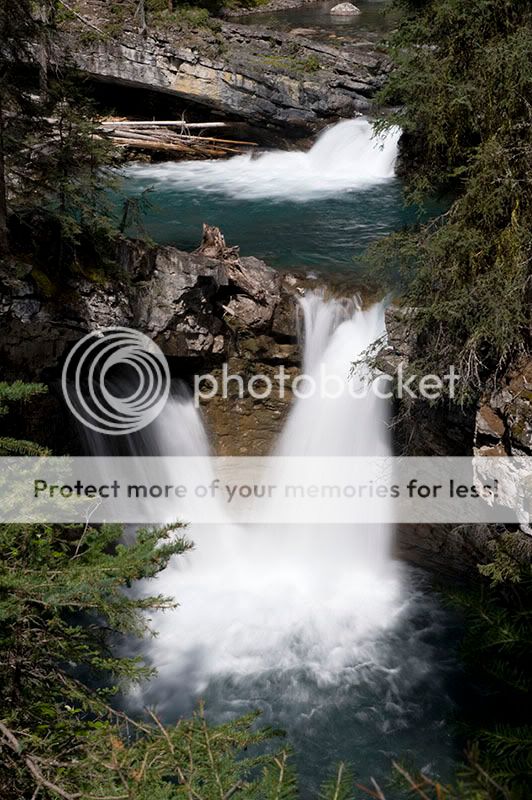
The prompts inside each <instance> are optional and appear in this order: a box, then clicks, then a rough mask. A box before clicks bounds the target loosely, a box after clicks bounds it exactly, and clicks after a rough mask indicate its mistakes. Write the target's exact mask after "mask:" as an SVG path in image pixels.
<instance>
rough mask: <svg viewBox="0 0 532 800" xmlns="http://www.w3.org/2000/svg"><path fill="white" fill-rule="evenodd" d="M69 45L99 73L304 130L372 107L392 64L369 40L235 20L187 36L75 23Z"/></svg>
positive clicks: (259, 122) (83, 66)
mask: <svg viewBox="0 0 532 800" xmlns="http://www.w3.org/2000/svg"><path fill="white" fill-rule="evenodd" d="M64 47H65V48H66V49H69V50H70V52H71V53H72V54H73V57H74V58H75V62H76V66H77V67H78V68H79V69H80V70H82V71H83V72H84V73H85V74H87V75H89V76H91V77H94V78H96V79H98V80H102V81H106V82H109V83H116V84H123V85H129V86H134V87H138V88H143V89H151V90H153V91H159V92H164V93H167V94H170V95H174V96H175V97H179V98H183V99H185V100H188V101H193V102H195V103H198V104H201V105H204V106H206V107H208V108H210V109H213V110H215V111H218V112H221V113H223V114H227V115H229V116H232V117H237V118H238V119H241V120H244V121H247V122H249V123H252V124H254V125H256V126H274V127H275V126H276V127H278V128H282V129H283V131H284V132H287V131H289V130H290V128H292V129H293V130H294V132H297V133H298V134H300V135H303V134H308V133H310V132H312V131H313V130H315V129H316V128H319V127H320V126H321V125H323V124H324V123H326V122H332V121H334V120H336V119H338V118H341V117H353V116H355V115H356V114H357V113H365V112H366V111H368V109H369V106H370V98H371V97H372V96H373V95H374V94H375V92H376V91H377V90H378V89H379V88H380V86H381V85H382V83H383V81H384V80H385V77H386V74H387V72H388V71H389V70H390V68H391V67H390V63H389V61H388V59H387V58H386V56H385V55H384V53H383V52H381V51H380V50H379V48H378V47H377V46H376V45H375V44H372V43H371V42H369V41H364V40H361V41H359V42H355V43H353V44H352V45H346V46H345V47H343V48H337V47H333V46H331V45H328V44H323V43H320V42H316V41H312V40H310V39H305V38H303V37H300V36H297V37H294V36H291V35H290V34H285V33H281V32H277V31H271V30H269V29H266V28H260V27H255V26H247V25H237V24H234V23H228V22H220V29H219V30H217V31H212V30H208V29H205V28H203V29H198V30H195V31H194V30H193V31H190V32H187V34H186V36H184V35H183V33H177V32H174V33H173V32H172V31H171V30H169V31H168V32H165V34H164V35H163V34H161V33H159V32H155V31H153V32H150V33H149V34H148V35H147V36H145V37H143V36H140V35H139V34H138V33H136V32H135V31H133V30H127V29H125V30H124V31H123V32H122V33H121V35H120V37H119V38H116V39H110V38H102V39H98V38H96V39H94V40H92V39H89V40H87V39H82V38H80V36H79V32H78V31H70V32H68V31H67V32H65V34H64ZM62 50H63V47H61V48H58V50H57V57H58V59H59V60H60V59H61V57H62Z"/></svg>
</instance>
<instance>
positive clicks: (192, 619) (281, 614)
mask: <svg viewBox="0 0 532 800" xmlns="http://www.w3.org/2000/svg"><path fill="white" fill-rule="evenodd" d="M301 311H302V318H303V320H302V321H303V325H302V336H303V339H304V350H305V357H304V362H305V363H304V368H305V369H307V370H308V371H309V373H311V374H312V372H313V371H314V372H315V371H316V370H318V369H319V368H320V366H321V365H322V364H323V365H326V366H327V368H328V369H330V370H331V371H332V372H334V374H336V375H338V376H340V377H341V379H342V380H343V381H344V383H346V384H347V382H348V381H349V380H352V378H350V366H351V362H352V361H353V359H354V358H356V356H357V355H358V354H359V353H362V352H363V351H364V350H365V349H366V348H367V346H368V345H369V344H371V343H372V342H373V341H374V340H375V339H376V338H378V337H379V336H380V335H381V334H382V332H383V326H384V323H383V309H382V307H380V306H374V307H373V308H371V309H369V310H366V311H364V310H361V309H360V308H359V306H358V304H357V303H356V302H355V301H354V300H336V299H329V300H327V299H325V298H324V296H323V295H322V294H320V293H317V292H316V293H309V294H307V296H306V297H304V298H303V299H302V301H301ZM183 421H185V423H186V424H185V425H184V424H183ZM385 421H386V420H385V414H384V410H383V409H381V408H379V407H378V405H376V403H375V399H374V398H372V397H371V396H370V397H368V398H362V399H354V398H353V397H351V396H350V395H348V394H346V395H343V396H341V397H339V398H338V399H320V397H312V398H308V399H299V400H297V401H296V402H295V404H294V406H293V408H292V410H291V414H290V416H289V419H288V422H287V424H286V427H285V430H284V432H283V433H282V435H281V438H280V441H279V442H278V444H277V447H276V450H275V454H276V455H283V456H284V455H287V456H289V455H296V454H298V455H300V454H308V455H309V456H311V455H323V454H325V455H347V454H349V455H358V454H367V453H372V452H379V453H382V452H384V451H385V450H386V448H387V443H386V437H385ZM152 428H153V433H152V436H154V437H155V439H158V441H159V452H163V453H167V452H168V446H169V445H168V443H169V442H171V441H173V440H174V441H175V436H176V435H179V436H180V437H181V440H183V437H185V439H187V435H188V434H189V435H190V437H193V441H187V442H185V444H184V446H183V443H182V444H181V450H182V452H184V453H189V454H190V453H191V452H192V451H194V448H195V447H196V446H198V445H199V453H198V454H204V453H205V447H206V439H205V437H204V436H202V435H199V434H198V431H201V425H200V418H199V413H198V412H197V411H196V410H195V409H194V408H193V406H192V403H191V402H190V403H188V404H187V403H186V402H185V403H184V401H183V399H182V398H178V399H176V400H174V401H173V402H171V403H170V404H169V405H168V406H167V409H166V410H165V411H164V412H163V414H162V415H161V416H160V417H159V419H158V420H157V421H156V422H155V423H154V424H153V426H152ZM187 432H188V434H187ZM188 535H189V536H190V538H192V540H193V541H194V542H195V544H196V548H197V549H196V551H195V552H192V553H191V554H189V555H187V556H185V557H184V558H179V559H177V560H176V561H175V563H173V564H171V565H170V566H169V567H168V568H167V569H166V570H165V571H164V572H163V573H162V574H161V575H160V576H159V577H158V585H157V591H160V592H161V593H163V594H169V595H172V596H175V597H176V599H177V600H178V601H179V603H180V607H179V609H178V610H176V611H175V612H169V613H165V614H159V615H155V617H154V625H155V627H156V629H157V631H158V633H159V636H158V637H157V638H156V639H155V640H154V641H153V643H152V644H151V646H150V647H151V650H150V655H151V658H152V659H153V663H154V664H155V665H156V666H157V669H158V673H159V677H158V678H157V680H156V681H155V683H154V684H153V685H152V687H151V688H148V696H151V695H152V694H153V697H154V698H156V700H157V702H158V703H159V704H160V706H162V707H163V708H164V707H165V705H167V704H170V705H173V706H175V703H176V695H178V694H179V693H181V694H182V695H183V694H184V695H186V694H188V695H189V696H190V695H192V696H198V693H202V692H204V691H205V689H206V688H207V687H208V686H209V683H210V682H211V681H212V680H216V679H220V678H221V677H223V676H232V678H233V679H234V678H236V677H237V678H240V679H248V680H249V679H253V678H254V677H256V676H257V675H265V674H270V673H278V672H279V671H281V672H282V673H284V674H290V673H294V672H295V671H297V672H302V673H305V674H307V675H309V676H312V680H313V681H316V682H317V683H318V684H331V683H333V684H334V683H335V682H338V681H345V680H346V679H348V678H346V676H349V675H351V678H349V680H351V679H352V677H353V674H354V673H353V670H354V671H355V673H356V670H357V669H358V667H357V665H359V663H360V659H361V658H362V660H365V661H367V659H368V657H369V656H368V649H367V648H368V641H373V640H374V639H375V638H376V637H378V635H379V632H381V631H383V630H385V629H386V628H387V627H388V626H390V625H391V624H392V623H393V620H394V616H395V614H396V612H397V604H398V597H399V583H398V578H397V575H396V573H395V571H394V569H393V567H392V562H391V560H390V553H389V550H390V543H389V538H390V532H389V530H388V529H387V528H386V526H376V525H370V526H358V525H356V521H354V524H353V525H331V526H329V527H327V528H325V527H324V526H318V525H314V526H310V527H305V528H303V527H301V526H298V525H297V524H295V525H286V526H273V525H268V524H266V522H265V521H264V520H262V521H261V520H257V524H256V525H245V526H244V525H241V526H236V525H231V524H229V523H228V524H227V525H223V526H216V528H215V527H214V526H192V528H191V529H190V531H189V532H188ZM151 589H152V587H150V586H149V585H147V587H146V590H147V591H149V590H151Z"/></svg>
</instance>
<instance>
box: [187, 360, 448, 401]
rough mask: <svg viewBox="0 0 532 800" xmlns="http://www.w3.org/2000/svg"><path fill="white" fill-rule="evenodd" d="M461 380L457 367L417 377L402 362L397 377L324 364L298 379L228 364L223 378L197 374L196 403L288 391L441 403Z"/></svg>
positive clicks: (305, 395) (283, 371) (302, 396)
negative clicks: (234, 370) (246, 374)
mask: <svg viewBox="0 0 532 800" xmlns="http://www.w3.org/2000/svg"><path fill="white" fill-rule="evenodd" d="M459 380H460V376H459V374H458V373H457V371H456V369H455V367H454V365H451V366H450V367H449V370H448V372H447V373H446V374H445V375H443V376H439V375H436V374H428V375H416V374H412V373H410V372H407V371H405V367H404V364H403V363H400V364H399V365H398V367H397V370H396V372H395V374H394V375H388V374H385V373H379V374H377V375H375V374H374V373H373V372H372V371H371V370H370V369H362V370H354V372H353V374H352V375H349V374H348V372H347V370H346V374H345V376H342V375H339V374H338V373H335V372H330V371H328V369H327V367H326V365H325V364H320V368H319V370H317V371H316V373H313V374H312V375H306V374H300V375H296V376H295V377H293V376H291V374H290V373H289V372H288V371H287V370H286V369H285V367H284V366H283V365H281V366H280V367H279V369H278V370H277V372H275V373H274V374H273V376H270V375H266V374H264V373H257V374H255V375H253V376H252V377H250V378H249V377H246V378H244V377H243V376H242V375H239V374H237V373H232V372H229V367H228V364H227V363H225V364H223V366H222V374H221V377H217V376H216V375H213V374H212V373H206V374H204V375H196V376H195V378H194V403H195V405H196V408H199V406H200V405H201V403H203V402H206V401H208V400H212V399H213V398H214V397H222V398H223V399H227V398H228V397H234V396H237V397H238V398H239V399H240V400H242V399H243V398H244V397H246V396H248V397H251V398H253V399H254V400H266V399H268V398H270V397H275V396H276V397H278V398H279V399H281V400H282V399H284V398H285V397H286V395H287V391H288V392H289V393H291V394H292V395H293V396H294V397H296V398H297V399H302V400H304V399H306V398H309V397H312V396H314V395H317V396H318V397H320V398H325V399H330V400H335V399H337V398H339V397H342V396H344V395H349V396H351V397H353V398H355V399H362V398H364V397H367V396H368V395H370V394H372V395H373V396H375V397H378V398H380V399H382V400H391V399H392V398H394V397H396V398H398V399H400V400H402V399H412V400H416V399H420V398H423V399H425V400H438V399H439V398H441V397H443V396H444V395H445V396H447V397H450V398H451V399H452V398H453V397H455V394H456V386H457V384H458V382H459Z"/></svg>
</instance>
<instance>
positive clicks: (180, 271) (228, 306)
mask: <svg viewBox="0 0 532 800" xmlns="http://www.w3.org/2000/svg"><path fill="white" fill-rule="evenodd" d="M118 261H119V264H120V267H121V270H122V273H123V276H124V277H123V279H121V280H116V279H114V280H112V281H111V280H110V281H109V282H92V281H89V280H87V279H85V278H82V279H79V277H76V278H75V279H74V278H73V279H72V280H71V281H68V282H67V283H66V285H61V286H60V287H57V288H56V289H55V291H54V292H53V293H51V294H50V293H48V295H46V294H45V293H43V291H42V290H41V289H39V286H38V283H37V282H36V280H35V279H34V277H33V276H32V274H31V272H30V271H28V274H27V275H25V276H23V277H21V278H16V279H15V278H11V277H9V275H7V274H6V275H3V276H0V321H1V325H2V332H3V335H2V338H1V341H0V363H1V364H2V376H3V377H4V378H7V379H12V378H18V377H21V376H24V378H25V379H27V380H29V379H31V380H40V379H43V378H45V377H46V376H47V375H52V374H56V373H57V370H58V368H59V366H60V364H61V362H62V360H63V358H64V357H65V356H66V353H67V352H68V351H69V349H70V348H71V347H72V346H73V344H74V343H75V342H76V341H78V340H79V339H80V338H81V337H82V336H84V335H85V334H86V333H87V332H89V331H92V330H95V329H98V328H101V327H107V326H114V325H123V326H126V327H132V328H136V329H137V330H140V331H142V332H143V333H146V334H147V335H148V336H150V338H152V339H153V340H154V341H155V342H157V344H158V345H159V346H160V347H161V349H162V350H163V352H164V353H165V355H167V356H171V357H178V358H181V359H196V360H198V361H199V362H200V363H202V364H205V365H208V364H212V363H216V362H217V361H220V360H222V358H223V357H227V355H228V353H229V352H230V351H231V349H232V348H234V347H235V342H236V341H237V340H238V338H239V337H240V338H241V337H248V336H251V335H252V336H257V335H259V334H260V335H261V337H262V340H263V349H265V350H266V351H267V349H268V346H270V345H271V348H272V353H275V352H277V349H278V348H277V343H276V334H275V330H276V329H277V327H278V326H279V324H280V323H279V319H280V317H279V314H277V315H276V310H277V309H278V308H279V309H280V310H281V309H282V318H283V320H284V323H283V324H284V329H283V330H284V332H283V334H282V335H281V336H280V337H279V341H280V342H281V343H285V342H286V341H287V335H286V326H287V324H288V323H287V319H288V316H287V315H289V313H290V312H289V311H288V309H289V308H291V309H292V315H293V329H292V338H294V337H295V312H294V306H295V298H294V293H293V291H292V289H291V287H290V286H289V285H288V284H287V283H286V282H285V281H283V279H282V276H281V275H280V274H279V273H277V272H276V271H275V270H273V269H272V268H270V267H268V266H267V265H266V264H265V263H264V262H263V261H260V260H259V259H256V258H252V257H250V258H245V257H242V258H240V257H236V258H231V259H228V260H224V259H223V258H209V257H207V256H205V255H203V254H201V253H184V252H181V251H179V250H176V249H175V248H173V247H153V246H148V245H146V244H145V243H142V242H135V241H127V240H124V241H122V242H121V243H120V245H119V247H118ZM274 320H275V324H274ZM272 357H273V356H272Z"/></svg>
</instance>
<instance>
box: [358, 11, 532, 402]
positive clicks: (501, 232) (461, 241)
mask: <svg viewBox="0 0 532 800" xmlns="http://www.w3.org/2000/svg"><path fill="white" fill-rule="evenodd" d="M400 5H402V6H403V8H405V15H404V18H403V22H402V24H401V25H400V26H399V30H398V32H397V33H396V35H395V37H394V38H393V55H394V59H395V62H396V64H397V67H396V69H395V71H394V72H393V73H392V75H391V77H390V80H389V81H388V83H387V85H386V86H385V88H384V89H383V91H382V92H381V100H382V102H383V103H387V104H388V103H394V104H397V103H400V104H401V105H400V107H399V109H398V110H397V111H395V112H394V113H392V114H391V115H390V116H389V117H387V118H386V120H384V121H382V122H381V126H382V127H386V126H390V125H394V124H399V125H400V126H401V127H402V129H403V131H404V137H403V152H402V157H403V162H402V163H403V170H404V172H405V179H406V181H407V187H408V193H409V197H410V198H411V199H413V200H416V201H417V202H422V201H423V200H424V199H425V198H427V197H428V196H431V195H434V194H435V193H443V192H448V191H449V190H451V191H452V193H453V196H454V200H453V202H452V204H451V207H450V208H449V210H448V211H447V212H446V213H445V214H443V215H442V216H440V217H439V218H438V219H436V220H434V221H432V222H431V223H429V224H425V225H420V226H418V228H417V229H415V230H409V231H403V232H401V233H398V234H396V235H395V236H392V237H389V238H387V239H385V240H384V241H383V242H381V243H378V244H377V245H376V246H374V247H373V248H372V249H371V251H370V253H369V256H368V258H369V263H370V264H371V265H372V267H376V268H377V269H378V270H379V271H380V274H381V275H383V274H386V275H387V276H388V282H389V278H390V275H393V276H394V277H395V278H397V277H399V281H398V288H399V291H400V293H401V294H402V297H403V300H404V303H405V304H406V305H408V306H410V307H412V308H414V309H415V310H416V311H415V313H414V314H413V315H412V326H413V329H414V331H415V333H416V334H417V337H418V343H419V347H418V356H419V363H418V364H417V365H416V366H417V368H419V369H421V370H423V371H428V372H431V373H433V372H439V371H442V370H443V372H442V374H444V372H445V371H446V370H447V369H448V367H449V365H450V364H454V365H455V366H456V368H457V370H458V371H459V372H460V373H461V376H462V380H461V383H460V388H461V392H462V396H461V399H462V400H467V399H468V398H471V397H475V396H476V395H477V394H478V391H479V389H480V388H481V387H482V386H483V385H485V383H486V381H487V380H488V379H489V378H490V376H491V377H493V376H495V377H494V380H496V377H497V375H498V374H499V373H500V372H501V371H502V370H503V369H504V368H505V367H506V366H507V365H508V364H509V363H510V362H511V360H512V359H513V358H515V357H516V355H517V354H518V353H519V352H520V351H522V350H523V349H524V348H525V347H527V346H528V344H529V342H528V340H527V336H528V324H529V321H530V276H531V259H532V244H531V239H530V229H531V227H532V203H531V200H532V182H531V179H530V173H529V164H530V162H531V160H532V126H531V124H530V123H531V119H532V115H531V106H530V104H529V97H530V96H531V94H532V92H531V90H532V76H531V73H530V69H529V64H530V61H531V59H532V33H531V31H532V27H531V25H532V8H531V6H530V4H529V3H528V2H525V0H518V2H513V0H512V2H510V0H471V2H468V3H463V2H461V0H438V1H437V2H436V1H435V0H434V1H433V0H430V2H424V3H413V2H406V0H405V2H402V3H400ZM396 288H397V283H396Z"/></svg>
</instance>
